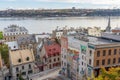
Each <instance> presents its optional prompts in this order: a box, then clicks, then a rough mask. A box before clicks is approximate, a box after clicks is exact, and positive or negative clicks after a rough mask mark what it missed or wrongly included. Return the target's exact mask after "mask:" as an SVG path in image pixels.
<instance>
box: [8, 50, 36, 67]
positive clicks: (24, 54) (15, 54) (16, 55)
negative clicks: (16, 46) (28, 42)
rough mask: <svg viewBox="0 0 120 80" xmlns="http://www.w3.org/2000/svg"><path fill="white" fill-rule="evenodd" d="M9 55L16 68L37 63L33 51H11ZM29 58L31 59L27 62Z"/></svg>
mask: <svg viewBox="0 0 120 80" xmlns="http://www.w3.org/2000/svg"><path fill="white" fill-rule="evenodd" d="M9 55H10V60H11V64H12V65H14V66H15V65H20V64H26V63H29V62H33V61H35V59H34V55H33V51H32V50H29V49H25V50H16V51H10V52H9ZM27 58H29V60H27ZM19 60H20V62H19Z"/></svg>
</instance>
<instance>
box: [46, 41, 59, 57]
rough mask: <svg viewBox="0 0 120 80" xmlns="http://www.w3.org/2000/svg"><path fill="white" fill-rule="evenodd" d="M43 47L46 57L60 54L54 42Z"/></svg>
mask: <svg viewBox="0 0 120 80" xmlns="http://www.w3.org/2000/svg"><path fill="white" fill-rule="evenodd" d="M44 47H45V50H46V53H47V55H48V56H51V55H54V54H60V52H61V47H60V45H59V44H57V43H55V42H54V43H52V44H45V45H44Z"/></svg>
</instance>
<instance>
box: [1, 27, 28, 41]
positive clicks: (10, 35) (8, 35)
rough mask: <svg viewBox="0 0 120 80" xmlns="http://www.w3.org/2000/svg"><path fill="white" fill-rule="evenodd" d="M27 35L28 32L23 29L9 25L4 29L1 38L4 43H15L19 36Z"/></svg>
mask: <svg viewBox="0 0 120 80" xmlns="http://www.w3.org/2000/svg"><path fill="white" fill-rule="evenodd" d="M27 34H28V30H27V29H26V28H25V27H19V26H17V25H10V26H8V27H7V28H4V32H3V36H4V40H5V41H6V42H11V41H16V40H17V38H18V37H19V36H24V35H27Z"/></svg>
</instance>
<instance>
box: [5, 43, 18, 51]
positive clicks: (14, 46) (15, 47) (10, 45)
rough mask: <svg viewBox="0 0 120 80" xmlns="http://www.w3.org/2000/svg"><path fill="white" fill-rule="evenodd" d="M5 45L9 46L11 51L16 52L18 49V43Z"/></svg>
mask: <svg viewBox="0 0 120 80" xmlns="http://www.w3.org/2000/svg"><path fill="white" fill-rule="evenodd" d="M5 44H7V45H8V47H9V48H10V49H11V50H16V49H18V43H17V41H12V42H6V43H5Z"/></svg>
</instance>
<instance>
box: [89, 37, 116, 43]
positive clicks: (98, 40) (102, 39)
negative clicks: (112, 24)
mask: <svg viewBox="0 0 120 80" xmlns="http://www.w3.org/2000/svg"><path fill="white" fill-rule="evenodd" d="M89 38H90V37H89ZM89 43H91V44H93V45H102V44H114V43H118V42H116V41H114V40H110V39H104V38H93V41H89Z"/></svg>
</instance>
